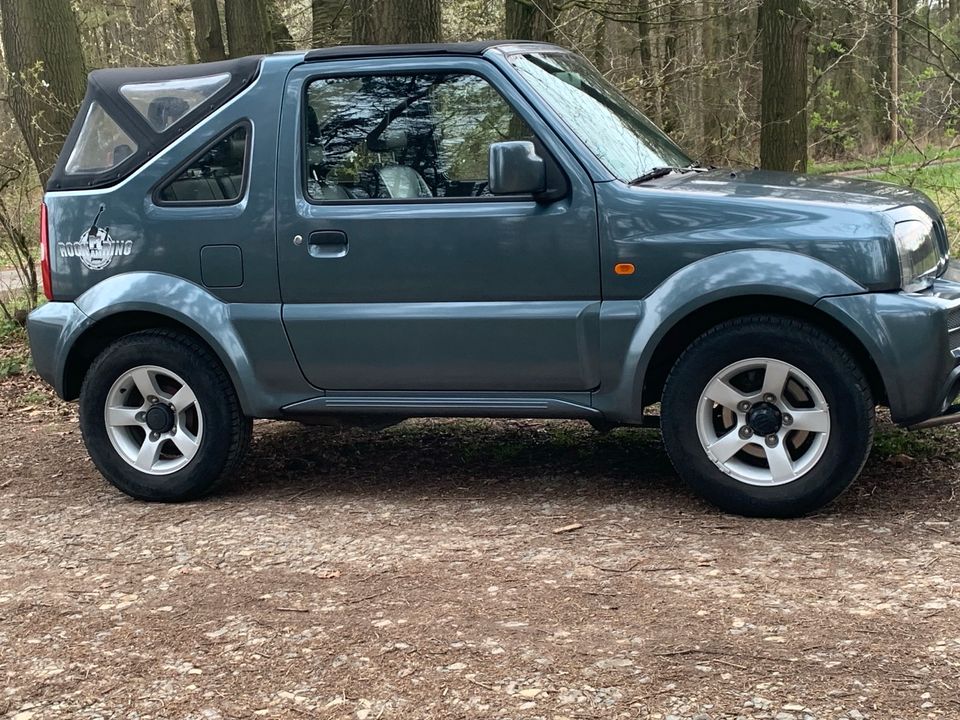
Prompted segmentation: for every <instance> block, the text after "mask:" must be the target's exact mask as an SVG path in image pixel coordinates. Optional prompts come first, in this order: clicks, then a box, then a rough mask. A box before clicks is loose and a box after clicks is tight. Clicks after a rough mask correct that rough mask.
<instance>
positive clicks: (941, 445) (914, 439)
mask: <svg viewBox="0 0 960 720" xmlns="http://www.w3.org/2000/svg"><path fill="white" fill-rule="evenodd" d="M950 447H951V446H950V444H949V443H945V442H944V439H943V438H942V437H940V433H938V432H937V431H935V430H913V431H911V430H903V429H901V428H898V427H895V426H893V425H881V426H880V427H878V428H877V432H876V435H875V436H874V438H873V455H874V457H877V458H880V459H886V458H891V457H896V456H898V455H908V456H909V457H912V458H915V459H918V460H923V459H930V458H934V457H940V456H942V455H944V454H950V453H951V450H950Z"/></svg>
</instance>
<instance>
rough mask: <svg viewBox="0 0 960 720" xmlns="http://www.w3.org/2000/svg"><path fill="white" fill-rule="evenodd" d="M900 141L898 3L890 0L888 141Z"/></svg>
mask: <svg viewBox="0 0 960 720" xmlns="http://www.w3.org/2000/svg"><path fill="white" fill-rule="evenodd" d="M899 139H900V3H899V2H897V0H890V141H891V142H897V140H899Z"/></svg>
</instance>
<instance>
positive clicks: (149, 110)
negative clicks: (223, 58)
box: [120, 73, 230, 133]
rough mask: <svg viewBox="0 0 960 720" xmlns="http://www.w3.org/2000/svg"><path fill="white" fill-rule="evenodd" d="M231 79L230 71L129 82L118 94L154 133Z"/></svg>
mask: <svg viewBox="0 0 960 720" xmlns="http://www.w3.org/2000/svg"><path fill="white" fill-rule="evenodd" d="M228 82H230V73H220V74H218V75H205V76H203V77H195V78H176V79H174V80H164V81H162V82H142V83H128V84H127V85H123V86H121V87H120V94H121V95H123V97H124V99H125V100H126V101H127V102H128V103H130V104H131V105H133V107H134V108H136V110H137V112H138V113H140V114H141V115H142V116H143V118H144V120H146V121H147V122H148V123H150V127H152V128H153V129H154V131H155V132H158V133H162V132H164V131H165V130H166V129H167V128H170V127H173V126H174V125H175V124H176V123H177V122H178V121H180V120H182V119H183V118H184V117H186V116H187V115H188V114H189V113H191V112H193V111H194V110H195V109H196V108H197V107H199V106H200V104H201V103H203V102H205V101H207V100H209V99H210V98H211V97H213V96H214V95H216V93H217V92H218V91H219V90H220V89H222V88H223V87H224V86H225V85H226V84H227V83H228Z"/></svg>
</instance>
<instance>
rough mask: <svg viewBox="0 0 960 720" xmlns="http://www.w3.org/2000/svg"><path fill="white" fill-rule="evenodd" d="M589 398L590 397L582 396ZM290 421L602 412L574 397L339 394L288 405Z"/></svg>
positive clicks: (596, 415)
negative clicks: (335, 418)
mask: <svg viewBox="0 0 960 720" xmlns="http://www.w3.org/2000/svg"><path fill="white" fill-rule="evenodd" d="M585 397H586V398H587V400H586V401H589V396H585ZM283 414H284V415H286V416H287V417H289V418H290V419H292V420H299V419H305V418H310V417H317V416H329V415H391V416H397V417H401V416H402V417H497V418H549V419H556V420H565V419H573V420H600V419H602V418H603V414H602V413H601V412H600V411H599V410H596V409H594V408H592V407H590V406H589V405H585V404H583V403H581V402H578V401H575V400H565V399H561V398H543V397H503V396H500V397H478V396H471V397H464V396H452V395H420V394H418V395H412V394H411V395H341V396H336V395H334V396H331V395H325V396H322V397H317V398H311V399H309V400H301V401H300V402H296V403H293V404H292V405H287V406H286V407H284V408H283Z"/></svg>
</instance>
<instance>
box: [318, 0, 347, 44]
mask: <svg viewBox="0 0 960 720" xmlns="http://www.w3.org/2000/svg"><path fill="white" fill-rule="evenodd" d="M311 6H312V9H313V24H312V26H311V44H312V45H313V47H316V48H319V47H328V46H330V45H343V44H345V43H348V42H350V2H349V0H312V2H311Z"/></svg>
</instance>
